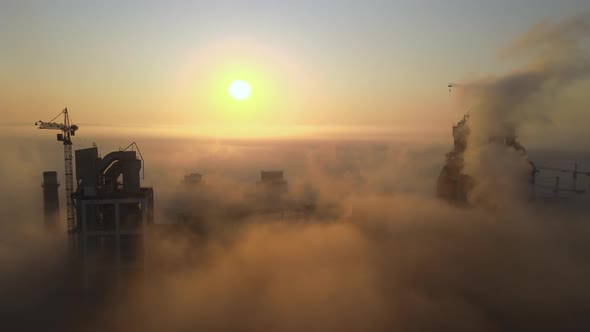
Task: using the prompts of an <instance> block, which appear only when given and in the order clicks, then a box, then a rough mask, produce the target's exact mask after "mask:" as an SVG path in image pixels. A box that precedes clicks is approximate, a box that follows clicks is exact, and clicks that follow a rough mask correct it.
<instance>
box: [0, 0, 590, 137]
mask: <svg viewBox="0 0 590 332" xmlns="http://www.w3.org/2000/svg"><path fill="white" fill-rule="evenodd" d="M589 9H590V5H589V4H588V3H587V1H584V0H566V1H549V0H518V1H504V0H501V1H481V0H478V1H471V0H448V1H438V0H436V1H435V0H429V1H349V0H346V1H124V2H120V1H100V2H96V1H51V2H49V1H10V0H9V1H6V0H4V1H2V2H1V4H0V40H1V41H2V42H1V43H0V72H1V73H2V74H1V75H0V110H1V111H2V118H3V120H2V122H3V123H5V124H11V125H12V124H29V123H32V122H33V121H36V120H48V119H50V118H52V117H53V115H55V114H57V113H58V112H59V111H60V110H61V109H62V108H63V107H65V106H67V107H68V108H69V109H70V112H71V114H72V117H73V119H74V120H75V121H76V122H77V123H78V124H80V125H86V126H95V125H96V126H115V127H117V126H130V127H140V128H153V127H171V128H197V127H199V128H201V129H202V130H204V131H207V130H209V132H215V133H217V134H218V135H225V134H227V135H229V136H231V135H232V134H237V135H250V134H252V135H255V134H257V133H260V132H268V133H269V135H271V136H272V135H273V134H277V135H278V134H280V133H282V132H284V131H285V130H287V129H285V128H291V129H290V130H294V129H293V128H298V129H297V130H299V132H307V131H313V130H315V129H314V128H324V130H327V131H330V130H331V131H352V132H354V131H355V130H359V129H358V128H376V127H379V128H381V130H393V131H402V132H405V131H416V130H425V128H426V129H428V130H431V129H432V130H434V129H435V128H441V122H442V123H445V126H444V132H445V133H446V131H447V129H448V128H447V127H448V125H449V124H451V123H452V122H454V121H456V120H457V119H458V118H459V116H460V114H461V113H462V111H461V110H457V109H456V108H454V104H453V103H452V102H451V98H450V97H449V92H448V91H447V89H446V84H447V83H448V82H451V81H461V80H463V79H465V78H467V77H471V76H474V75H489V74H496V73H501V72H503V71H505V70H507V69H509V68H511V66H512V65H514V63H512V62H511V61H507V60H502V59H501V58H500V57H499V56H498V52H499V50H500V49H501V48H502V47H504V46H505V45H506V44H508V43H510V42H511V40H512V39H513V38H514V37H515V36H518V35H519V34H522V33H523V32H524V31H526V30H527V29H528V28H529V27H530V26H532V25H534V24H535V23H536V22H538V21H540V20H542V19H551V20H561V19H564V18H567V17H570V16H572V15H574V14H577V13H580V12H584V11H588V10H589ZM236 79H243V80H246V81H248V82H249V83H250V84H251V86H252V91H253V93H252V96H251V97H250V98H249V99H248V100H245V101H241V102H238V101H235V100H233V99H231V98H230V97H229V96H228V93H227V87H228V85H229V84H230V83H231V82H232V81H233V80H236ZM204 128H208V129H204ZM179 130H180V129H179ZM188 130H189V131H190V130H192V129H188ZM195 130H196V129H195Z"/></svg>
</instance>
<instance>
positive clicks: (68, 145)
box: [35, 108, 78, 233]
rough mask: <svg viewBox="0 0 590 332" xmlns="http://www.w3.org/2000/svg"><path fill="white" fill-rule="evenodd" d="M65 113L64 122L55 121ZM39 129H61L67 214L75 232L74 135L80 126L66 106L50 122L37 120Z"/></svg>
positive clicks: (70, 228) (70, 229) (59, 135)
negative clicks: (75, 122) (72, 122)
mask: <svg viewBox="0 0 590 332" xmlns="http://www.w3.org/2000/svg"><path fill="white" fill-rule="evenodd" d="M61 115H63V123H58V122H55V120H56V119H57V118H58V117H60V116H61ZM35 125H36V126H37V128H39V129H51V130H59V131H61V133H60V134H57V140H58V141H60V142H63V146H64V164H65V174H64V175H65V181H66V214H67V227H68V233H73V232H74V231H75V230H76V212H75V209H74V201H73V200H72V193H73V192H74V167H73V165H72V136H75V135H76V131H77V130H78V126H77V125H74V124H71V122H70V116H69V114H68V109H67V108H64V110H63V111H61V113H59V114H58V115H57V116H56V117H55V118H53V119H51V120H50V121H48V122H44V121H37V122H36V123H35Z"/></svg>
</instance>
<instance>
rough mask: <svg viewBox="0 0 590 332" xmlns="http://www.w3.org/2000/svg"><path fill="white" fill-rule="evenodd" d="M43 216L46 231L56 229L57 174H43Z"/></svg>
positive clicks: (52, 172) (53, 172) (50, 172)
mask: <svg viewBox="0 0 590 332" xmlns="http://www.w3.org/2000/svg"><path fill="white" fill-rule="evenodd" d="M41 187H43V214H44V216H45V226H46V228H48V229H56V228H57V226H58V223H59V194H58V191H57V188H58V187H59V183H58V182H57V172H55V171H47V172H43V184H42V185H41Z"/></svg>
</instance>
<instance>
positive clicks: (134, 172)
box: [72, 147, 154, 291]
mask: <svg viewBox="0 0 590 332" xmlns="http://www.w3.org/2000/svg"><path fill="white" fill-rule="evenodd" d="M75 156H76V180H77V185H78V186H77V190H76V192H75V193H74V194H73V195H72V199H73V200H74V202H75V206H76V212H77V220H78V222H77V223H76V228H75V234H76V235H77V239H78V241H77V243H78V252H79V255H78V256H79V257H80V258H81V262H82V264H83V267H84V279H85V284H86V285H87V286H88V285H92V287H95V286H96V285H100V284H102V283H104V284H108V285H112V284H121V283H122V282H124V279H126V276H131V275H134V276H136V275H137V274H138V273H139V274H141V271H142V269H143V265H144V259H145V245H144V242H145V233H146V226H147V225H148V224H150V223H153V206H154V202H153V199H154V198H153V189H152V188H144V187H141V186H140V171H141V167H142V160H141V159H138V157H137V154H136V151H115V152H111V153H109V154H107V155H106V156H104V157H103V158H100V157H99V155H98V149H97V148H96V147H92V148H87V149H81V150H77V151H76V152H75ZM96 288H97V291H99V290H98V289H100V287H96Z"/></svg>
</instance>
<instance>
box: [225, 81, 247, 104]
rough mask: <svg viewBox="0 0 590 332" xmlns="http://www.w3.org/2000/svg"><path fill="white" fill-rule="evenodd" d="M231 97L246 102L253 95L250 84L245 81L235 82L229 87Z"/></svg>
mask: <svg viewBox="0 0 590 332" xmlns="http://www.w3.org/2000/svg"><path fill="white" fill-rule="evenodd" d="M228 91H229V95H230V96H232V98H234V99H235V100H244V99H248V97H250V94H251V93H252V88H250V84H248V82H246V81H243V80H237V81H233V82H232V83H231V84H230V85H229V89H228Z"/></svg>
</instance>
